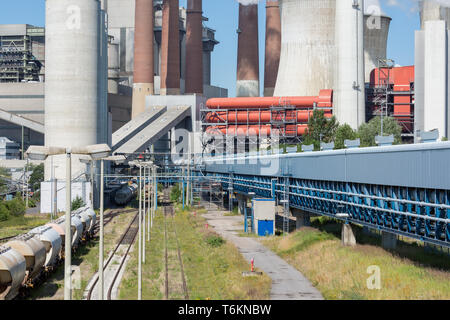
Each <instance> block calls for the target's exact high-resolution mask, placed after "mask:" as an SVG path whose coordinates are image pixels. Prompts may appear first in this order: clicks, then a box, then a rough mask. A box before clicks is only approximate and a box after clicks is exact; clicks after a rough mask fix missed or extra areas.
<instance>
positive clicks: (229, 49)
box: [0, 0, 420, 96]
mask: <svg viewBox="0 0 450 320" xmlns="http://www.w3.org/2000/svg"><path fill="white" fill-rule="evenodd" d="M2 2H4V3H2V10H0V23H1V24H10V23H18V24H22V23H28V24H32V25H38V26H44V24H45V1H44V0H14V1H2ZM380 2H381V6H382V10H383V11H384V12H385V13H386V14H387V15H389V16H390V17H391V18H392V22H391V28H390V34H389V41H388V53H387V54H388V58H391V59H393V60H395V62H396V63H397V64H400V65H412V64H414V30H418V29H419V28H420V21H419V15H418V13H417V1H416V0H381V1H380ZM180 5H181V6H184V7H185V6H186V0H180ZM203 11H204V14H205V15H206V16H207V17H208V18H209V19H210V21H208V22H206V23H205V24H206V26H208V27H210V28H212V29H215V30H216V31H217V33H216V38H217V39H218V40H219V41H220V44H219V45H218V46H217V47H216V49H215V50H214V52H213V55H212V64H213V65H212V84H213V85H218V86H221V87H225V88H228V89H229V95H230V96H234V95H235V81H236V56H237V34H236V29H237V26H238V3H237V1H236V0H204V1H203ZM259 20H260V21H259V29H260V36H259V43H260V60H261V67H260V72H261V77H260V79H261V84H262V83H263V79H264V78H263V77H264V75H263V69H264V67H263V66H264V64H263V63H264V30H265V26H264V20H265V6H264V1H260V6H259Z"/></svg>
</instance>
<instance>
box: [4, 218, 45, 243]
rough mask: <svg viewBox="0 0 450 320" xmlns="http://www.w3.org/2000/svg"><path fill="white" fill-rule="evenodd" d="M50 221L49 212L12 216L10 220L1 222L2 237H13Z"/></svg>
mask: <svg viewBox="0 0 450 320" xmlns="http://www.w3.org/2000/svg"><path fill="white" fill-rule="evenodd" d="M49 221H50V216H49V215H47V214H45V215H23V216H11V217H10V218H9V219H8V220H6V221H1V222H0V238H6V237H13V236H17V235H19V234H22V233H26V232H28V231H30V230H31V229H33V228H36V227H39V226H41V225H44V224H46V223H47V222H49Z"/></svg>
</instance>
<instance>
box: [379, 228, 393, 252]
mask: <svg viewBox="0 0 450 320" xmlns="http://www.w3.org/2000/svg"><path fill="white" fill-rule="evenodd" d="M381 246H382V247H383V248H385V249H395V248H396V247H397V236H396V235H395V234H393V233H390V232H385V231H383V232H382V233H381Z"/></svg>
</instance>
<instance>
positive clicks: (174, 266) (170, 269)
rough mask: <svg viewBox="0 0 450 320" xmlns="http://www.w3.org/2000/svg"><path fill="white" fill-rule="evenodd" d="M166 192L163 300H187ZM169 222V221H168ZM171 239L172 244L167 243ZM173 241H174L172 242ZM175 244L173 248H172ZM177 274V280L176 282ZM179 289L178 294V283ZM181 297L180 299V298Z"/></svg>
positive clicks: (186, 290) (177, 240) (178, 243)
mask: <svg viewBox="0 0 450 320" xmlns="http://www.w3.org/2000/svg"><path fill="white" fill-rule="evenodd" d="M169 199H170V198H169V195H168V190H165V191H164V201H165V202H164V204H163V213H164V260H165V286H164V298H165V299H166V300H169V299H173V300H175V299H180V298H181V299H182V298H184V299H185V300H189V291H188V288H187V283H186V276H185V273H184V267H183V259H182V257H181V249H180V242H179V239H178V234H177V229H176V225H175V221H174V208H173V206H172V205H171V203H170V201H169ZM169 217H170V218H169ZM168 220H169V221H168ZM169 235H170V238H172V243H171V242H170V241H169V240H170V239H169ZM173 240H174V241H173ZM173 242H174V243H175V247H174V246H173ZM177 273H179V274H178V277H179V280H177ZM180 280H181V289H182V292H180V283H179V282H178V281H180ZM180 296H181V297H180Z"/></svg>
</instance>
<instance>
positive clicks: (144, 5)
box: [132, 0, 154, 118]
mask: <svg viewBox="0 0 450 320" xmlns="http://www.w3.org/2000/svg"><path fill="white" fill-rule="evenodd" d="M153 24H154V13H153V0H136V19H135V33H134V75H133V102H132V118H135V117H136V116H137V115H139V114H140V113H142V112H144V111H145V96H147V95H152V94H154V63H153V58H154V52H153V39H154V34H153Z"/></svg>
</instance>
